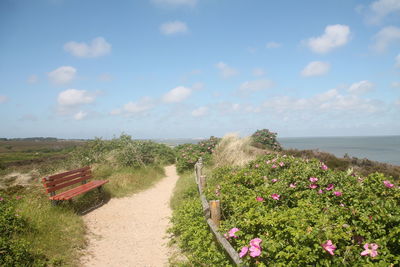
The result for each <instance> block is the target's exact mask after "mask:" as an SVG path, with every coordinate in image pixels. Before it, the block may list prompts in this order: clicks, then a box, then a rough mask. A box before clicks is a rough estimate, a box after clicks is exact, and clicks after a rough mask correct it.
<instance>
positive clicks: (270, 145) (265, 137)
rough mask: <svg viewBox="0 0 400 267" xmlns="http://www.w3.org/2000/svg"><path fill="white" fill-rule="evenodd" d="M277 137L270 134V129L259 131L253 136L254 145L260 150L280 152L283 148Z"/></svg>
mask: <svg viewBox="0 0 400 267" xmlns="http://www.w3.org/2000/svg"><path fill="white" fill-rule="evenodd" d="M276 135H277V134H276V133H273V132H270V131H269V130H268V129H262V130H257V131H256V132H255V133H253V134H252V135H251V138H252V141H253V142H252V144H253V146H255V147H258V148H262V149H270V150H274V151H280V150H282V147H281V145H280V144H279V142H278V141H277V140H276Z"/></svg>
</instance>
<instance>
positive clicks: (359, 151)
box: [155, 135, 400, 166]
mask: <svg viewBox="0 0 400 267" xmlns="http://www.w3.org/2000/svg"><path fill="white" fill-rule="evenodd" d="M155 141H157V142H160V143H165V144H169V145H171V146H175V145H179V144H186V143H192V144H196V143H198V142H199V141H201V140H200V139H186V138H181V139H158V140H155ZM278 141H279V142H280V143H281V145H282V146H283V147H284V148H285V149H289V148H295V149H315V150H319V151H323V152H328V153H332V154H334V155H335V156H337V157H343V156H344V155H345V154H347V155H349V156H350V157H357V158H360V159H363V158H367V159H370V160H374V161H379V162H384V163H389V164H393V165H399V166H400V135H392V136H351V137H348V136H346V137H286V138H278Z"/></svg>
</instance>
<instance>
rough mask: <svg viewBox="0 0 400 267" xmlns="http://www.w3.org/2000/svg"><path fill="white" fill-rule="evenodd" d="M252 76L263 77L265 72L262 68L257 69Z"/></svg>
mask: <svg viewBox="0 0 400 267" xmlns="http://www.w3.org/2000/svg"><path fill="white" fill-rule="evenodd" d="M252 74H253V75H254V76H263V75H265V70H264V69H262V68H255V69H253V71H252Z"/></svg>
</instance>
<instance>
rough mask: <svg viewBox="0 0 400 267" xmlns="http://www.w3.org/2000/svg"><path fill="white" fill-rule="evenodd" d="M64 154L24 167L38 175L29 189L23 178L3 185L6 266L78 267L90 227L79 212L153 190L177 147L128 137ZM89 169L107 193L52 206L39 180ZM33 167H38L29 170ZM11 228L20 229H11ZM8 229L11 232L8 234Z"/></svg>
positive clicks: (0, 226)
mask: <svg viewBox="0 0 400 267" xmlns="http://www.w3.org/2000/svg"><path fill="white" fill-rule="evenodd" d="M7 142H9V141H7ZM16 142H17V141H16ZM18 142H21V141H18ZM13 149H14V148H13ZM36 149H43V148H36ZM62 151H64V152H65V153H67V156H65V157H64V158H63V160H56V161H52V160H51V159H46V160H43V161H42V162H40V163H38V162H36V163H33V164H29V165H27V166H24V168H25V170H26V171H29V174H32V176H33V177H31V179H29V181H28V182H29V184H28V185H25V186H20V185H17V180H18V178H15V179H17V180H15V179H14V180H13V179H11V178H10V181H6V182H5V183H4V182H3V186H4V185H6V187H5V188H3V189H1V188H0V209H1V213H0V217H1V216H3V215H4V216H3V217H4V218H3V217H1V218H0V232H1V240H0V265H1V266H45V265H50V266H76V265H79V262H78V260H79V257H80V255H79V250H80V249H81V248H83V247H84V246H85V227H84V223H83V221H82V218H81V217H80V216H79V214H81V213H82V212H85V211H86V210H88V209H91V208H92V207H93V206H95V205H97V204H99V202H100V201H102V200H105V201H108V199H109V198H111V197H123V196H127V195H130V194H132V193H135V192H138V191H140V190H143V189H145V188H148V187H150V186H151V185H152V184H154V183H155V182H156V181H158V180H159V179H161V178H162V177H163V176H164V170H163V168H162V166H164V165H166V164H171V163H173V162H174V161H175V152H174V150H173V149H172V148H170V147H168V146H166V145H161V144H156V143H154V142H150V141H137V140H133V139H132V138H131V137H130V136H128V135H121V136H120V137H119V138H114V139H112V140H110V141H107V140H101V139H95V140H92V141H88V142H85V143H84V144H81V145H80V146H78V147H74V148H68V150H66V149H65V150H62ZM35 153H36V152H35ZM85 165H91V166H92V169H93V176H94V177H95V178H96V179H108V180H109V183H107V184H106V185H105V186H104V190H103V192H102V193H99V192H98V191H97V190H92V191H90V192H87V193H85V194H83V195H80V196H78V197H76V198H74V200H73V201H72V202H71V203H69V202H63V203H61V204H60V205H59V206H56V207H55V206H52V205H51V203H50V201H49V200H48V196H47V195H46V194H45V193H44V188H43V186H42V185H41V184H40V178H41V177H43V176H44V175H49V174H54V173H58V172H61V171H65V170H70V169H74V168H78V167H82V166H85ZM32 167H35V168H36V169H35V170H29V168H32ZM10 168H12V169H14V170H20V169H22V168H21V167H19V168H15V166H14V167H7V168H6V170H4V171H5V172H7V171H8V172H9V170H8V169H10ZM16 176H18V175H17V174H16ZM3 180H4V178H3ZM32 207H35V208H32ZM5 210H6V211H7V212H4V211H5ZM9 225H15V227H12V229H11V230H9V229H10V227H9ZM5 231H7V233H9V234H7V235H5V234H4V235H3V232H5Z"/></svg>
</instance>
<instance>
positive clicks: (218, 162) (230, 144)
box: [213, 134, 268, 167]
mask: <svg viewBox="0 0 400 267" xmlns="http://www.w3.org/2000/svg"><path fill="white" fill-rule="evenodd" d="M251 143H252V140H251V137H245V138H240V137H239V136H238V135H237V134H227V135H225V136H224V137H223V138H222V140H221V141H220V142H219V144H218V145H217V147H216V149H215V152H214V154H213V163H214V165H215V167H222V166H244V165H245V164H246V163H248V162H250V161H252V160H254V159H256V158H257V156H259V155H265V154H267V153H268V151H267V150H265V149H260V148H256V147H254V146H252V145H251Z"/></svg>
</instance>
